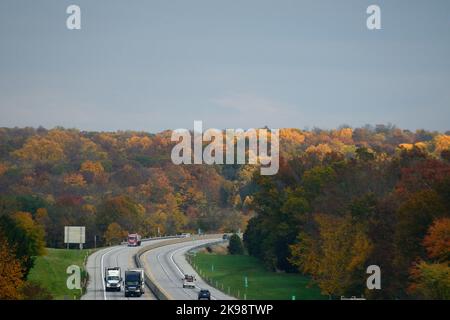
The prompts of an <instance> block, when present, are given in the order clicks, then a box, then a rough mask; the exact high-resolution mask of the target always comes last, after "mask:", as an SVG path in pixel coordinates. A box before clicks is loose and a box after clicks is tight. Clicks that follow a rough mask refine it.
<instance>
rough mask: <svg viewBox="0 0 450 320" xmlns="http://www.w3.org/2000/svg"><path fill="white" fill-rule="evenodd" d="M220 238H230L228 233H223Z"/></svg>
mask: <svg viewBox="0 0 450 320" xmlns="http://www.w3.org/2000/svg"><path fill="white" fill-rule="evenodd" d="M222 239H223V240H228V239H230V236H229V235H228V234H226V233H225V234H224V235H223V236H222Z"/></svg>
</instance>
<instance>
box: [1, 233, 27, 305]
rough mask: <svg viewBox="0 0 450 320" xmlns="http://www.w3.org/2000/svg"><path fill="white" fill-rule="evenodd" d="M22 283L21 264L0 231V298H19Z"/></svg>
mask: <svg viewBox="0 0 450 320" xmlns="http://www.w3.org/2000/svg"><path fill="white" fill-rule="evenodd" d="M23 284H24V281H23V271H22V265H21V263H20V261H19V260H17V258H16V254H15V252H14V249H12V248H11V246H10V245H9V244H8V241H6V238H5V237H4V235H3V233H1V232H0V300H18V299H21V298H22V296H21V293H20V289H21V288H22V286H23Z"/></svg>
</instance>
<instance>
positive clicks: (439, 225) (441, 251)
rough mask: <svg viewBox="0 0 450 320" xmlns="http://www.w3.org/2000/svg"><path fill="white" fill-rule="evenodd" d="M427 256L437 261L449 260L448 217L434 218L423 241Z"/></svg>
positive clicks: (449, 237)
mask: <svg viewBox="0 0 450 320" xmlns="http://www.w3.org/2000/svg"><path fill="white" fill-rule="evenodd" d="M423 244H424V246H425V248H426V249H427V253H428V256H429V257H430V258H431V259H435V260H437V261H439V262H443V261H449V260H450V218H441V219H436V220H435V221H434V223H433V224H432V225H431V227H430V228H429V229H428V233H427V235H426V236H425V239H424V241H423Z"/></svg>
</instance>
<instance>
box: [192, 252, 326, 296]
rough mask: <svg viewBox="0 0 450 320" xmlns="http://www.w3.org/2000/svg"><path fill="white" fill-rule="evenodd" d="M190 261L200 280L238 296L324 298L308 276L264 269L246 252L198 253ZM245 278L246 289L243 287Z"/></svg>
mask: <svg viewBox="0 0 450 320" xmlns="http://www.w3.org/2000/svg"><path fill="white" fill-rule="evenodd" d="M190 257H191V259H190V260H191V264H192V265H193V266H194V268H195V269H196V270H197V271H198V272H199V273H200V274H201V276H202V278H203V279H205V280H206V279H207V281H208V282H209V283H210V284H211V285H213V286H215V287H217V288H219V289H220V290H222V291H223V292H225V293H228V292H229V293H230V294H231V295H232V296H235V297H237V298H239V299H244V298H246V299H247V300H251V299H252V300H256V299H262V300H292V299H296V300H312V299H326V298H327V297H325V296H323V295H321V293H320V290H319V288H317V287H316V286H312V285H311V281H310V279H309V278H308V277H305V276H302V275H299V274H288V273H276V272H270V271H267V270H266V269H265V268H264V267H263V265H262V263H261V261H260V260H258V259H256V258H254V257H251V256H247V255H223V254H215V253H197V254H196V255H195V256H190ZM245 277H247V288H246V286H245ZM244 295H245V297H244Z"/></svg>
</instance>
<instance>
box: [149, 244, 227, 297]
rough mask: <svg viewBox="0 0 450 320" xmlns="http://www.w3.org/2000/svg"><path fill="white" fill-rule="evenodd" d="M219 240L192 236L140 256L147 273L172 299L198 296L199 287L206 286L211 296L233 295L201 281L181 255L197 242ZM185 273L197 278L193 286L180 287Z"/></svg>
mask: <svg viewBox="0 0 450 320" xmlns="http://www.w3.org/2000/svg"><path fill="white" fill-rule="evenodd" d="M219 240H222V238H217V239H208V240H193V241H188V242H183V243H177V244H171V245H166V246H162V247H159V248H156V249H152V250H149V251H147V252H145V253H144V254H143V255H142V256H141V261H142V262H143V263H144V264H145V267H146V270H149V273H150V274H148V276H150V277H151V278H153V280H154V282H156V284H157V285H158V286H159V287H160V288H161V289H162V291H163V292H164V294H165V295H166V296H167V297H168V298H169V299H171V300H197V298H198V292H199V291H200V289H208V290H209V291H210V292H211V299H214V300H230V299H234V298H233V297H230V296H228V295H226V294H224V293H223V292H221V291H219V290H217V289H215V288H213V287H211V286H209V285H208V284H207V283H206V282H205V281H203V280H202V279H201V278H200V276H199V275H198V274H197V273H196V272H195V271H194V269H193V268H192V267H191V265H190V264H189V263H188V262H187V261H186V259H185V256H184V254H185V253H186V252H187V251H188V250H190V249H192V248H194V247H196V246H199V245H202V244H206V243H212V242H217V241H219ZM184 274H191V275H195V277H196V278H197V281H196V288H195V289H193V288H192V289H189V288H183V281H182V278H183V276H184Z"/></svg>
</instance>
